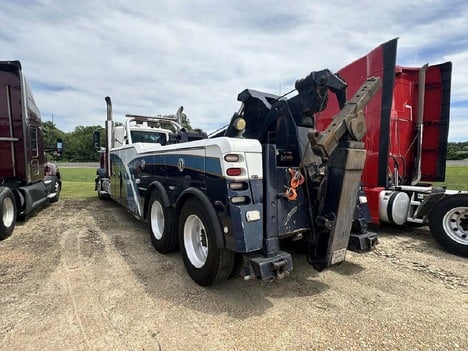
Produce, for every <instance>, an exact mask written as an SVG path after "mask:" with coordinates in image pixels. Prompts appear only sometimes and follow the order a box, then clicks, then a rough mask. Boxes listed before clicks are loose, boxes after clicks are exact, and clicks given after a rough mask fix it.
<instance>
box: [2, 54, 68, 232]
mask: <svg viewBox="0 0 468 351" xmlns="http://www.w3.org/2000/svg"><path fill="white" fill-rule="evenodd" d="M52 150H54V151H56V152H58V153H61V151H62V142H61V140H60V139H58V140H57V146H56V147H55V148H53V149H52V148H46V147H45V146H44V140H43V135H42V123H41V115H40V112H39V109H38V108H37V106H36V103H35V102H34V98H33V95H32V92H31V89H30V88H29V86H28V84H27V82H26V80H25V78H24V76H23V73H22V69H21V63H20V62H19V61H0V240H1V239H4V238H6V237H7V236H9V235H10V234H11V233H12V231H13V229H14V227H15V224H16V219H17V217H18V216H22V217H25V216H27V215H28V214H30V213H31V212H32V211H34V210H36V209H38V208H40V207H41V206H43V205H45V204H47V203H49V202H54V201H57V200H58V198H59V194H60V189H61V180H60V174H59V172H58V169H57V167H56V166H55V165H54V164H52V163H48V162H46V159H45V152H46V151H52Z"/></svg>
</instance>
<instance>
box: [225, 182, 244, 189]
mask: <svg viewBox="0 0 468 351" xmlns="http://www.w3.org/2000/svg"><path fill="white" fill-rule="evenodd" d="M229 189H231V190H245V189H247V184H246V183H244V182H232V183H229Z"/></svg>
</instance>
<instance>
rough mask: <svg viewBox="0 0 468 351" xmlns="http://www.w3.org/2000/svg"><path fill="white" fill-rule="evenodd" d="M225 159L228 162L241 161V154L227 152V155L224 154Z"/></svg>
mask: <svg viewBox="0 0 468 351" xmlns="http://www.w3.org/2000/svg"><path fill="white" fill-rule="evenodd" d="M224 161H226V162H239V155H236V154H227V155H226V156H224Z"/></svg>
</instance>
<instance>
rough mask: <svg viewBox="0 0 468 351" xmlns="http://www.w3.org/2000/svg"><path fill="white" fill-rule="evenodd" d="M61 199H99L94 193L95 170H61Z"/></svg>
mask: <svg viewBox="0 0 468 351" xmlns="http://www.w3.org/2000/svg"><path fill="white" fill-rule="evenodd" d="M60 176H61V178H62V192H61V193H60V197H61V198H68V199H71V198H74V199H85V198H91V197H97V194H96V192H95V191H94V179H95V178H96V169H95V168H60Z"/></svg>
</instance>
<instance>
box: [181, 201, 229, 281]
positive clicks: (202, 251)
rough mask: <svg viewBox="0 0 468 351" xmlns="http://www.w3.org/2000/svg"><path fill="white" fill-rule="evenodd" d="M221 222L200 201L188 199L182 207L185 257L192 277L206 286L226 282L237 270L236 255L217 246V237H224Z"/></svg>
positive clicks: (182, 235) (182, 250) (183, 252)
mask: <svg viewBox="0 0 468 351" xmlns="http://www.w3.org/2000/svg"><path fill="white" fill-rule="evenodd" d="M218 223H219V222H218V219H217V218H215V215H213V214H212V213H211V212H210V211H208V209H206V208H205V207H204V206H203V204H202V203H201V202H200V201H198V200H196V199H189V200H187V202H186V203H185V204H184V206H183V207H182V210H181V213H180V222H179V243H180V247H181V253H182V258H183V260H184V265H185V268H186V269H187V272H188V273H189V275H190V277H191V278H192V279H193V280H194V281H195V282H196V283H198V284H200V285H202V286H209V285H214V284H218V283H220V282H222V281H224V280H226V279H227V278H228V277H229V275H230V274H231V272H232V270H233V267H234V261H235V254H234V252H232V251H228V250H225V249H223V248H220V247H218V245H217V242H216V235H221V228H220V226H219V224H218ZM218 231H219V232H218Z"/></svg>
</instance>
